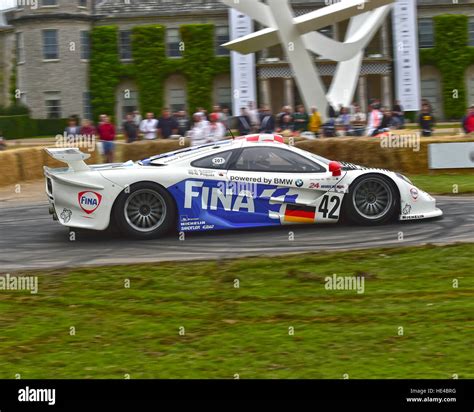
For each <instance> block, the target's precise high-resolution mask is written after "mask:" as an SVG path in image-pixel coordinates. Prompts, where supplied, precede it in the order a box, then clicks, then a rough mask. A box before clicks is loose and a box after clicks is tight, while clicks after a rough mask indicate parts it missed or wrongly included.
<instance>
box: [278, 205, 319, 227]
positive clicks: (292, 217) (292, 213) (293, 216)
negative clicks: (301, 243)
mask: <svg viewBox="0 0 474 412" xmlns="http://www.w3.org/2000/svg"><path fill="white" fill-rule="evenodd" d="M315 218H316V208H315V207H312V206H303V205H291V204H289V205H286V210H285V218H284V221H285V222H288V223H314V220H315Z"/></svg>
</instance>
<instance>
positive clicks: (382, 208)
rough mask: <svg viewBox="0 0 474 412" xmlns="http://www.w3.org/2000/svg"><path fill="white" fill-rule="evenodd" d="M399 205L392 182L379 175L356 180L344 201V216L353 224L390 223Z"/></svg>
mask: <svg viewBox="0 0 474 412" xmlns="http://www.w3.org/2000/svg"><path fill="white" fill-rule="evenodd" d="M398 204H399V196H398V192H397V190H396V188H395V187H394V184H393V182H392V181H391V180H390V179H388V178H386V177H385V176H381V175H367V176H363V177H361V178H359V179H357V180H356V181H355V182H354V183H353V184H352V185H351V188H350V190H349V194H348V197H347V199H346V201H345V212H346V213H345V215H346V217H347V218H348V219H349V220H351V221H352V222H354V223H358V224H364V225H377V224H382V223H387V222H389V221H391V220H392V219H393V218H394V217H395V215H396V213H397V208H398Z"/></svg>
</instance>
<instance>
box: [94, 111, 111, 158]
mask: <svg viewBox="0 0 474 412" xmlns="http://www.w3.org/2000/svg"><path fill="white" fill-rule="evenodd" d="M103 120H104V121H103V122H101V123H100V125H99V127H98V128H97V131H98V132H99V139H100V141H101V143H102V147H103V148H104V156H105V162H106V163H113V162H114V150H115V143H114V140H115V127H114V125H113V124H112V123H110V117H109V116H105V117H104V118H103Z"/></svg>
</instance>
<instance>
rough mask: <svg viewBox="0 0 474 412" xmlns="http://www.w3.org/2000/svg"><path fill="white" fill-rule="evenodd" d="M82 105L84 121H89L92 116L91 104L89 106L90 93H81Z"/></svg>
mask: <svg viewBox="0 0 474 412" xmlns="http://www.w3.org/2000/svg"><path fill="white" fill-rule="evenodd" d="M82 104H83V111H84V119H88V120H91V119H92V116H93V115H92V104H91V93H90V92H84V93H82Z"/></svg>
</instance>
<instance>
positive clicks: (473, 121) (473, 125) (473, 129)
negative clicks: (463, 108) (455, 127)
mask: <svg viewBox="0 0 474 412" xmlns="http://www.w3.org/2000/svg"><path fill="white" fill-rule="evenodd" d="M464 131H465V132H466V133H467V134H469V133H474V105H472V106H471V107H470V108H469V111H468V113H467V116H466V117H465V119H464Z"/></svg>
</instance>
